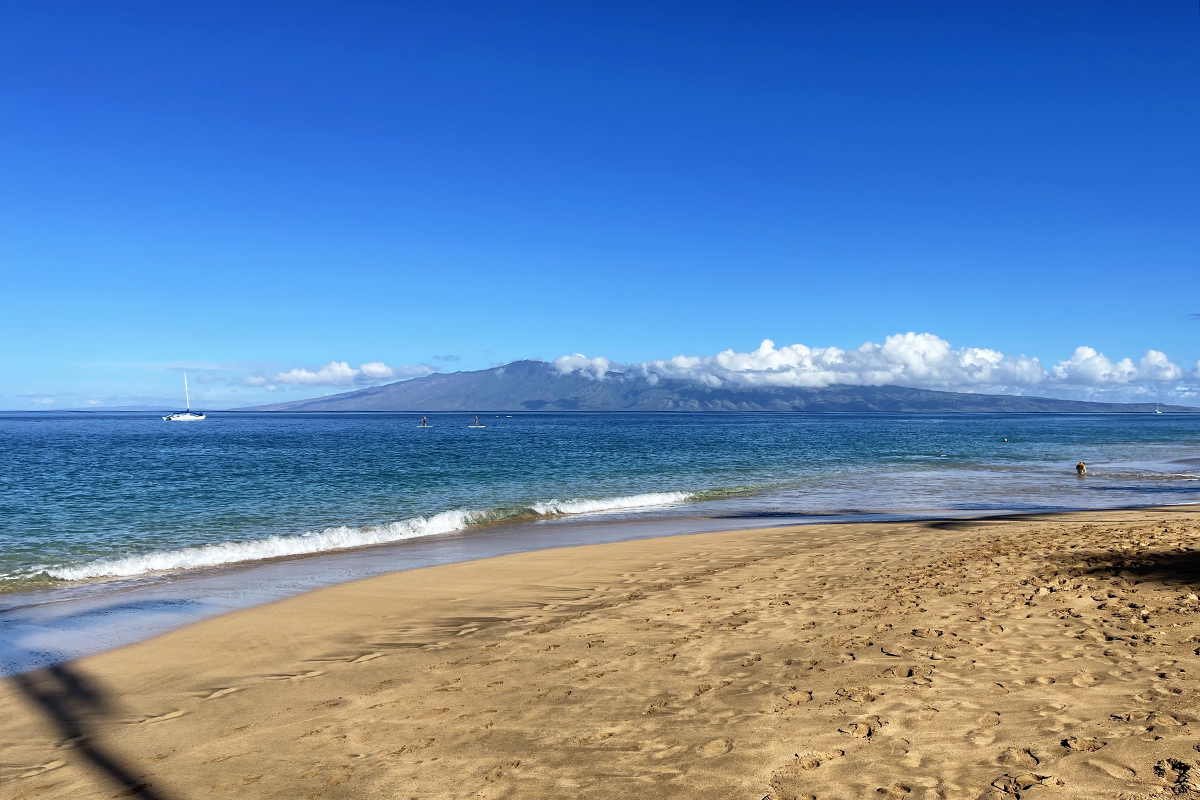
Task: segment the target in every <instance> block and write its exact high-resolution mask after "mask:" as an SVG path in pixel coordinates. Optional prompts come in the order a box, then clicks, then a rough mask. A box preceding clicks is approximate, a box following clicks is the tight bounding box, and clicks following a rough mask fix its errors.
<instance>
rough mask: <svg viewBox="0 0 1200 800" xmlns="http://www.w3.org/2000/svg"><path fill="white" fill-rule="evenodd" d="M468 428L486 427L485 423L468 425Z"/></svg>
mask: <svg viewBox="0 0 1200 800" xmlns="http://www.w3.org/2000/svg"><path fill="white" fill-rule="evenodd" d="M467 427H468V428H486V427H487V425H468V426H467Z"/></svg>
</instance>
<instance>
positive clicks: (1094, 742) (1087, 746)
mask: <svg viewBox="0 0 1200 800" xmlns="http://www.w3.org/2000/svg"><path fill="white" fill-rule="evenodd" d="M1106 744H1108V743H1107V742H1102V741H1100V740H1099V739H1080V738H1077V737H1075V736H1072V737H1070V738H1067V739H1063V740H1062V746H1063V747H1065V748H1067V749H1068V750H1076V751H1079V752H1081V753H1094V752H1096V751H1097V750H1099V749H1100V748H1101V747H1104V745H1106Z"/></svg>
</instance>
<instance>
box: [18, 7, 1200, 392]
mask: <svg viewBox="0 0 1200 800" xmlns="http://www.w3.org/2000/svg"><path fill="white" fill-rule="evenodd" d="M441 5H445V4H441ZM0 96H2V97H3V102H2V103H0V175H3V176H4V177H3V181H2V182H0V272H2V273H3V286H4V288H3V291H2V292H0V340H2V341H3V342H4V346H3V359H2V367H3V369H2V370H0V408H7V409H15V408H61V407H84V406H89V405H128V404H162V403H166V404H168V405H176V404H178V398H177V395H178V393H179V391H178V387H179V372H178V370H179V369H180V368H181V367H183V366H185V365H190V367H189V372H190V374H191V375H192V384H193V388H194V390H195V392H194V396H195V397H196V398H197V403H195V404H198V405H201V406H206V407H210V408H219V407H230V406H239V405H249V404H252V403H256V402H272V401H278V400H283V399H295V398H299V397H302V396H308V395H319V394H324V393H327V392H331V391H342V390H345V389H347V388H353V386H357V385H363V384H364V383H369V382H377V381H384V380H392V379H395V378H397V377H405V376H407V375H413V374H420V373H421V372H423V371H428V370H431V369H439V370H443V371H446V370H455V369H475V368H481V367H486V366H489V365H491V364H493V363H499V362H506V361H511V360H514V359H518V358H531V357H532V358H544V359H547V360H551V359H556V358H559V357H561V356H569V355H571V354H575V353H580V354H583V355H585V356H587V357H588V358H589V359H595V358H597V357H603V358H606V359H610V360H612V361H613V362H616V363H619V364H646V363H654V362H656V361H664V360H667V359H670V358H672V357H674V356H678V355H686V356H691V357H695V358H696V364H700V365H703V364H715V363H717V361H714V360H713V359H716V358H717V354H719V353H722V352H724V351H729V350H732V351H734V354H735V355H736V354H744V355H746V356H747V358H748V359H749V360H748V361H747V360H745V359H743V361H740V362H738V363H744V364H745V365H748V366H746V367H745V368H746V369H749V370H752V371H753V370H760V371H761V370H768V371H772V370H774V371H775V372H779V371H780V370H782V371H783V372H786V371H787V370H789V369H793V370H794V369H797V368H798V369H800V370H801V372H803V371H804V369H806V368H805V367H804V364H805V363H806V362H804V357H803V356H802V354H801V356H797V355H796V353H797V352H798V351H795V350H788V351H784V350H783V348H787V347H790V346H794V345H803V346H806V347H807V348H815V349H817V350H818V351H819V352H821V353H824V354H825V355H824V356H822V358H824V359H825V362H822V363H823V364H825V366H828V363H826V362H828V361H829V359H830V358H832V356H830V355H829V351H827V350H826V348H830V347H834V348H840V349H841V350H845V351H857V349H858V348H860V346H861V345H863V344H864V343H867V342H870V343H873V344H874V345H876V346H877V347H879V348H881V349H880V352H883V350H882V348H884V347H885V342H887V341H888V337H896V336H898V335H902V334H906V333H909V332H912V333H916V334H928V335H930V336H931V337H934V338H936V339H937V340H938V341H940V342H944V343H946V344H947V345H948V347H949V349H950V350H949V352H950V355H949V356H946V354H945V352H942V351H944V350H945V348H942V349H941V350H940V351H938V352H941V355H940V356H938V357H939V358H943V362H944V363H943V367H945V365H946V364H950V363H951V362H955V363H958V364H959V365H960V366H961V365H962V364H963V363H967V362H971V361H972V359H973V358H975V356H974V355H972V354H973V353H975V351H976V350H979V351H989V352H996V353H1000V354H1002V355H1003V356H1004V357H1005V359H1007V361H1006V363H1009V364H1017V365H1018V366H1019V365H1020V364H1022V363H1026V362H1022V361H1021V360H1020V359H1021V357H1022V356H1024V357H1025V359H1026V360H1028V359H1033V358H1036V359H1038V361H1037V364H1039V365H1040V369H1041V370H1042V373H1043V374H1044V376H1049V377H1044V378H1043V379H1041V380H1033V379H1029V380H1026V381H1025V382H1024V383H1021V382H1020V379H1018V378H1016V377H1013V376H1014V375H1017V373H1018V372H1019V370H1016V371H1015V372H1014V370H1008V371H1006V372H1004V374H1003V375H997V376H994V377H995V380H991V379H989V380H988V381H982V382H981V381H979V380H975V381H974V382H971V381H963V380H959V378H956V377H955V375H956V374H957V373H954V370H953V369H950V368H949V367H945V369H941V371H938V370H934V371H933V372H929V371H928V370H926V371H925V372H923V373H922V372H921V370H920V368H917V369H916V371H914V370H913V369H910V368H908V367H905V368H904V369H902V370H900V372H898V373H896V374H897V375H898V376H899V377H900V378H901V379H905V378H906V376H907V380H908V382H909V383H916V384H920V383H922V382H924V383H925V384H927V385H938V386H945V387H946V388H967V389H970V390H983V389H988V390H992V389H996V390H1002V391H1003V390H1010V391H1025V392H1028V393H1035V394H1036V393H1042V394H1056V393H1057V394H1061V395H1064V396H1066V395H1071V396H1096V397H1100V396H1111V397H1113V398H1117V397H1133V396H1148V397H1152V398H1159V397H1161V399H1164V400H1167V399H1173V398H1184V399H1186V398H1187V397H1188V396H1189V393H1190V392H1191V391H1192V390H1193V389H1194V387H1195V385H1196V383H1197V381H1196V380H1195V373H1196V370H1197V369H1198V367H1197V360H1198V359H1200V320H1198V319H1196V318H1193V317H1192V314H1195V313H1200V291H1198V290H1200V264H1198V263H1197V262H1198V260H1200V258H1198V256H1200V225H1198V224H1197V220H1200V192H1198V191H1197V186H1198V181H1197V179H1198V178H1200V148H1198V147H1197V142H1200V102H1198V101H1200V14H1198V12H1197V7H1196V4H1195V3H1194V2H1192V1H1191V0H1188V1H1187V2H1183V1H1182V0H1179V1H1174V2H1172V1H1167V0H1164V2H1159V3H1153V4H1146V3H1137V2H1125V3H1112V2H1078V3H1072V2H1055V3H1049V4H1047V3H1035V2H1010V1H1008V0H1004V1H1003V2H999V1H997V2H979V3H961V2H943V3H922V2H913V3H893V2H847V3H817V2H811V3H807V2H805V3H794V2H791V3H756V4H727V3H721V4H717V3H713V4H705V3H687V4H684V3H678V4H667V3H649V4H647V3H627V4H619V3H604V4H599V3H595V4H583V3H506V4H478V5H472V4H466V3H464V4H458V5H456V6H454V7H453V8H442V7H440V6H439V4H405V3H398V2H337V3H334V2H325V3H322V2H289V3H267V2H257V3H220V2H214V3H205V4H178V3H175V4H171V3H159V2H138V3H135V2H114V3H105V4H97V3H83V2H79V3H67V2H53V0H50V1H49V2H45V3H25V4H19V5H17V6H14V7H12V8H10V9H9V10H8V11H7V13H6V19H5V25H4V26H3V27H2V28H0ZM764 339H769V340H771V341H772V342H773V343H774V345H773V350H772V351H770V352H785V354H786V358H784V359H783V362H780V360H779V359H778V358H776V357H774V356H770V355H769V352H768V351H765V350H763V348H762V347H761V346H760V343H761V342H762V341H763V340H764ZM893 341H900V340H895V339H893ZM906 341H909V342H913V341H916V342H920V341H932V340H921V339H910V340H906ZM901 344H903V342H901ZM1080 347H1085V348H1091V349H1092V351H1082V356H1081V354H1080V353H1081V351H1079V350H1078V348H1080ZM901 349H903V348H901ZM918 349H919V348H918ZM934 350H938V347H934ZM893 351H895V348H893ZM1148 351H1153V352H1154V353H1161V354H1163V356H1164V357H1165V359H1166V361H1167V363H1169V364H1170V365H1171V366H1173V367H1174V368H1175V371H1172V370H1170V369H1167V368H1165V367H1163V366H1162V359H1160V358H1159V357H1158V356H1157V355H1152V356H1150V361H1149V362H1147V361H1146V357H1147V352H1148ZM871 352H874V351H871ZM889 352H890V351H889ZM1089 352H1094V355H1092V356H1089V355H1088V354H1089ZM754 353H759V354H760V356H763V354H766V355H765V356H763V358H765V359H766V360H765V361H764V360H762V358H760V359H759V361H755V360H754V358H752V357H751V356H752V355H753V354H754ZM868 355H869V354H868ZM927 356H928V349H926V350H921V351H920V352H919V353H917V355H916V356H913V355H912V354H911V353H909V351H907V350H905V351H903V352H900V351H896V352H893V362H889V363H907V362H906V361H905V359H910V358H913V357H915V358H918V359H920V358H924V357H927ZM865 357H866V356H864V358H865ZM945 358H950V361H945ZM1125 358H1128V359H1130V362H1129V364H1130V365H1131V367H1132V371H1131V369H1129V368H1124V367H1122V366H1121V364H1122V362H1121V359H1125ZM706 359H707V360H706ZM789 359H790V360H789ZM895 359H899V361H898V362H897V361H895ZM1072 359H1074V361H1072ZM1089 359H1090V361H1089ZM1098 359H1104V360H1105V361H1103V362H1101V361H1098ZM735 360H736V359H735ZM818 361H820V359H819V358H818ZM860 361H861V359H860ZM726 362H729V358H728V357H726ZM343 363H344V364H345V365H346V369H342V368H341V366H340V365H341V364H343ZM677 363H682V362H677ZM729 363H732V362H729ZM781 363H782V364H783V366H780V364H781ZM855 363H858V362H855ZM1105 363H1107V364H1108V366H1109V367H1111V369H1109V370H1108V371H1105V370H1106V368H1105V366H1104V365H1105ZM330 364H333V365H334V366H333V368H330V367H329V366H328V365H330ZM364 364H366V365H369V366H368V368H366V369H364V368H363V365H364ZM797 364H799V365H800V366H799V367H797V366H796V365H797ZM1062 364H1065V365H1066V366H1064V367H1063V369H1062V372H1061V375H1060V377H1058V378H1055V377H1054V366H1055V365H1062ZM1072 364H1074V365H1075V366H1074V367H1073V366H1072ZM1081 364H1082V365H1083V366H1080V365H1081ZM370 365H376V366H373V367H372V366H370ZM772 365H773V366H772ZM1088 365H1090V366H1088ZM1146 365H1149V366H1146ZM1155 365H1157V366H1155ZM859 366H861V364H859ZM323 367H324V370H323ZM918 367H919V365H918ZM1084 367H1087V368H1084ZM698 368H699V367H698ZM721 369H726V370H727V365H726V366H722V367H721ZM1014 369H1015V368H1014ZM346 370H349V372H347V371H346ZM905 370H907V371H905ZM947 370H949V371H947ZM847 371H849V368H847V370H843V372H847ZM834 372H835V373H837V370H836V369H835V370H834ZM1176 373H1178V374H1176ZM837 374H841V373H837ZM1021 374H1025V375H1026V376H1028V371H1026V373H1021ZM1072 375H1074V376H1075V377H1071V376H1072ZM913 376H916V377H913ZM922 376H924V377H922ZM272 389H273V391H272ZM1196 404H1200V400H1198V401H1196Z"/></svg>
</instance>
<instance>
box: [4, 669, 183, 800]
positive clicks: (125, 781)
mask: <svg viewBox="0 0 1200 800" xmlns="http://www.w3.org/2000/svg"><path fill="white" fill-rule="evenodd" d="M10 680H12V682H13V683H14V685H16V687H17V688H18V689H19V690H20V691H21V692H22V693H23V694H24V695H25V697H26V699H27V700H29V702H30V703H32V704H33V705H35V706H36V707H37V708H38V709H40V710H41V711H42V712H43V713H44V714H45V715H46V717H47V718H48V719H49V720H50V721H51V722H52V723H53V724H54V727H55V728H56V729H57V730H58V733H59V735H60V736H62V737H63V739H65V740H72V741H74V742H75V752H77V753H79V754H80V755H81V756H82V757H83V758H85V759H87V761H89V762H90V763H91V764H92V766H94V767H95V768H96V769H97V770H99V771H100V772H101V773H103V774H104V775H106V776H107V777H108V778H109V779H110V780H111V781H113V782H114V783H116V784H117V785H118V786H119V787H120V788H121V789H122V790H124V791H123V792H122V793H121V795H119V796H124V797H132V796H135V795H136V796H137V797H140V798H142V800H167V797H166V796H165V795H163V794H161V793H159V792H156V791H153V790H152V789H151V788H150V784H149V783H147V782H145V781H143V780H141V779H140V778H139V777H137V776H135V775H133V774H132V773H131V772H129V771H127V770H126V769H125V768H123V767H122V766H121V765H120V764H118V763H117V762H116V761H115V760H114V758H113V756H111V755H110V754H109V753H107V752H105V751H104V749H103V748H102V747H101V746H100V744H99V743H98V742H97V741H96V737H95V735H94V734H93V732H92V731H91V730H89V728H88V726H87V724H86V723H85V721H84V720H85V718H86V716H88V715H89V714H106V713H108V711H109V710H110V708H111V706H110V704H109V703H108V698H107V697H106V696H105V694H104V693H103V692H102V691H101V690H100V689H99V688H98V687H97V686H96V685H95V684H94V683H93V682H91V681H90V680H88V678H87V677H86V676H85V675H84V674H83V673H82V672H78V671H76V670H73V669H71V668H70V667H68V666H67V665H66V664H55V665H54V666H52V667H46V668H45V669H40V670H37V671H36V672H28V673H23V674H20V675H14V676H12V677H11V678H10Z"/></svg>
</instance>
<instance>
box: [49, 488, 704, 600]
mask: <svg viewBox="0 0 1200 800" xmlns="http://www.w3.org/2000/svg"><path fill="white" fill-rule="evenodd" d="M692 497H693V495H691V494H688V493H686V492H652V493H648V494H638V495H631V496H628V497H609V498H601V499H594V500H589V499H583V498H581V499H575V500H550V501H548V502H545V503H535V504H534V505H532V506H529V507H528V508H521V509H516V510H514V509H511V508H508V509H494V510H491V511H470V510H456V511H443V512H442V513H440V514H434V515H432V516H429V517H413V518H411V519H403V520H398V521H396V522H389V523H387V524H384V525H370V526H366V527H362V528H357V527H351V526H348V525H339V526H337V527H334V528H326V529H324V530H321V531H309V532H307V533H302V534H298V535H295V536H278V535H276V536H268V537H266V538H265V539H255V540H252V541H245V542H221V543H220V544H207V545H199V546H196V547H184V548H180V549H177V550H163V551H158V552H153V553H144V554H142V555H135V556H127V557H125V558H105V559H99V560H97V561H91V562H89V563H87V564H80V565H78V566H61V567H50V568H47V569H45V570H44V573H45V574H47V575H50V576H51V577H53V578H57V579H59V580H64V581H80V580H87V579H89V578H130V577H134V576H137V575H145V574H147V573H152V572H173V571H178V570H188V569H202V568H204V567H216V566H221V565H224V564H237V563H242V562H250V561H264V560H267V559H271V558H283V557H286V556H301V555H311V554H314V553H324V552H328V551H332V550H347V549H350V548H354V547H365V546H369V545H375V544H388V543H390V542H398V541H402V540H404V539H416V538H419V537H423V536H437V535H439V534H446V533H454V532H456V531H461V530H465V529H466V528H469V527H471V526H473V525H484V524H487V523H492V522H500V521H503V520H511V519H513V518H519V517H522V516H525V517H528V516H538V517H550V516H556V517H557V516H570V515H578V514H596V513H603V512H613V511H626V510H634V509H642V508H654V507H660V506H669V505H676V504H679V503H683V502H686V501H687V500H689V499H691V498H692Z"/></svg>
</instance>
